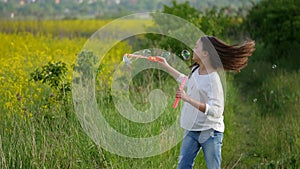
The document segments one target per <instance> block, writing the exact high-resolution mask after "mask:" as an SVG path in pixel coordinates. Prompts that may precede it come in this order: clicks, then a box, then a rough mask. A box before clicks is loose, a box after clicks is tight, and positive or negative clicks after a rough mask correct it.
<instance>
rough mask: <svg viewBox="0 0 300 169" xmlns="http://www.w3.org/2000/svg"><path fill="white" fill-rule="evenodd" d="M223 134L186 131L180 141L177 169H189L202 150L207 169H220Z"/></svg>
mask: <svg viewBox="0 0 300 169" xmlns="http://www.w3.org/2000/svg"><path fill="white" fill-rule="evenodd" d="M222 140H223V133H221V132H218V131H215V130H213V129H210V130H206V131H201V132H200V131H186V132H185V134H184V138H183V140H182V145H181V149H180V155H179V157H178V169H190V168H193V166H194V160H195V158H196V156H197V155H198V153H199V150H200V148H202V150H203V153H204V158H205V161H206V168H207V169H220V168H221V161H222V157H221V148H222Z"/></svg>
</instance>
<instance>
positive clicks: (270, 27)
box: [245, 0, 300, 60]
mask: <svg viewBox="0 0 300 169" xmlns="http://www.w3.org/2000/svg"><path fill="white" fill-rule="evenodd" d="M299 6H300V1H299V0H263V1H261V2H260V3H258V4H256V5H255V6H254V7H253V8H252V9H251V11H250V12H249V15H248V16H247V20H246V22H245V23H246V28H247V29H248V31H249V33H250V34H251V36H252V37H254V38H255V40H256V41H259V42H262V43H263V44H264V46H265V47H267V48H268V49H269V50H270V51H273V52H271V53H270V55H272V56H269V59H273V60H274V59H283V57H285V58H286V57H296V55H294V54H291V53H289V51H288V50H290V48H293V50H294V49H297V48H299V44H300V32H299V30H300V10H299ZM293 59H295V58H293Z"/></svg>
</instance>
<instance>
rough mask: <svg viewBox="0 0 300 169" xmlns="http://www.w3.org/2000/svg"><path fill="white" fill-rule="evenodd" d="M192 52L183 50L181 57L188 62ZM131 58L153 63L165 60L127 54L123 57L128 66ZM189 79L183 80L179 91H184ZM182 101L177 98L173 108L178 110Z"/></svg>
mask: <svg viewBox="0 0 300 169" xmlns="http://www.w3.org/2000/svg"><path fill="white" fill-rule="evenodd" d="M190 55H191V54H190V52H189V51H188V50H183V51H182V52H181V56H182V57H183V59H184V60H188V59H189V58H190ZM130 58H142V59H148V60H149V61H152V62H162V61H163V60H162V59H160V58H158V57H156V56H143V55H136V54H128V53H126V54H125V55H124V56H123V62H125V63H126V64H128V65H129V64H130V63H131V59H130ZM186 80H187V78H186V77H184V78H183V79H182V82H181V84H180V87H179V90H182V89H183V87H184V84H185V82H186ZM179 101H180V97H176V99H175V102H174V104H173V108H176V107H177V106H178V103H179Z"/></svg>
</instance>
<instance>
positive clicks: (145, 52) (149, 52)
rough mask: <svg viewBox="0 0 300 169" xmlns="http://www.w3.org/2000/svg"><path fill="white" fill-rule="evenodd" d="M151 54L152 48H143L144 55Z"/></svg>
mask: <svg viewBox="0 0 300 169" xmlns="http://www.w3.org/2000/svg"><path fill="white" fill-rule="evenodd" d="M151 54H152V52H151V50H150V49H145V50H143V55H144V56H151Z"/></svg>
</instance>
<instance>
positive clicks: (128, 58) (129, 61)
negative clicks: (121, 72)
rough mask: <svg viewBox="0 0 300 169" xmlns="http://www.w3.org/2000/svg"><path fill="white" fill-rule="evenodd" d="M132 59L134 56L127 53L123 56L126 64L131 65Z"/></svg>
mask: <svg viewBox="0 0 300 169" xmlns="http://www.w3.org/2000/svg"><path fill="white" fill-rule="evenodd" d="M131 60H132V58H130V57H128V56H127V54H125V55H124V56H123V62H124V63H125V64H126V65H130V63H131Z"/></svg>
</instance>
